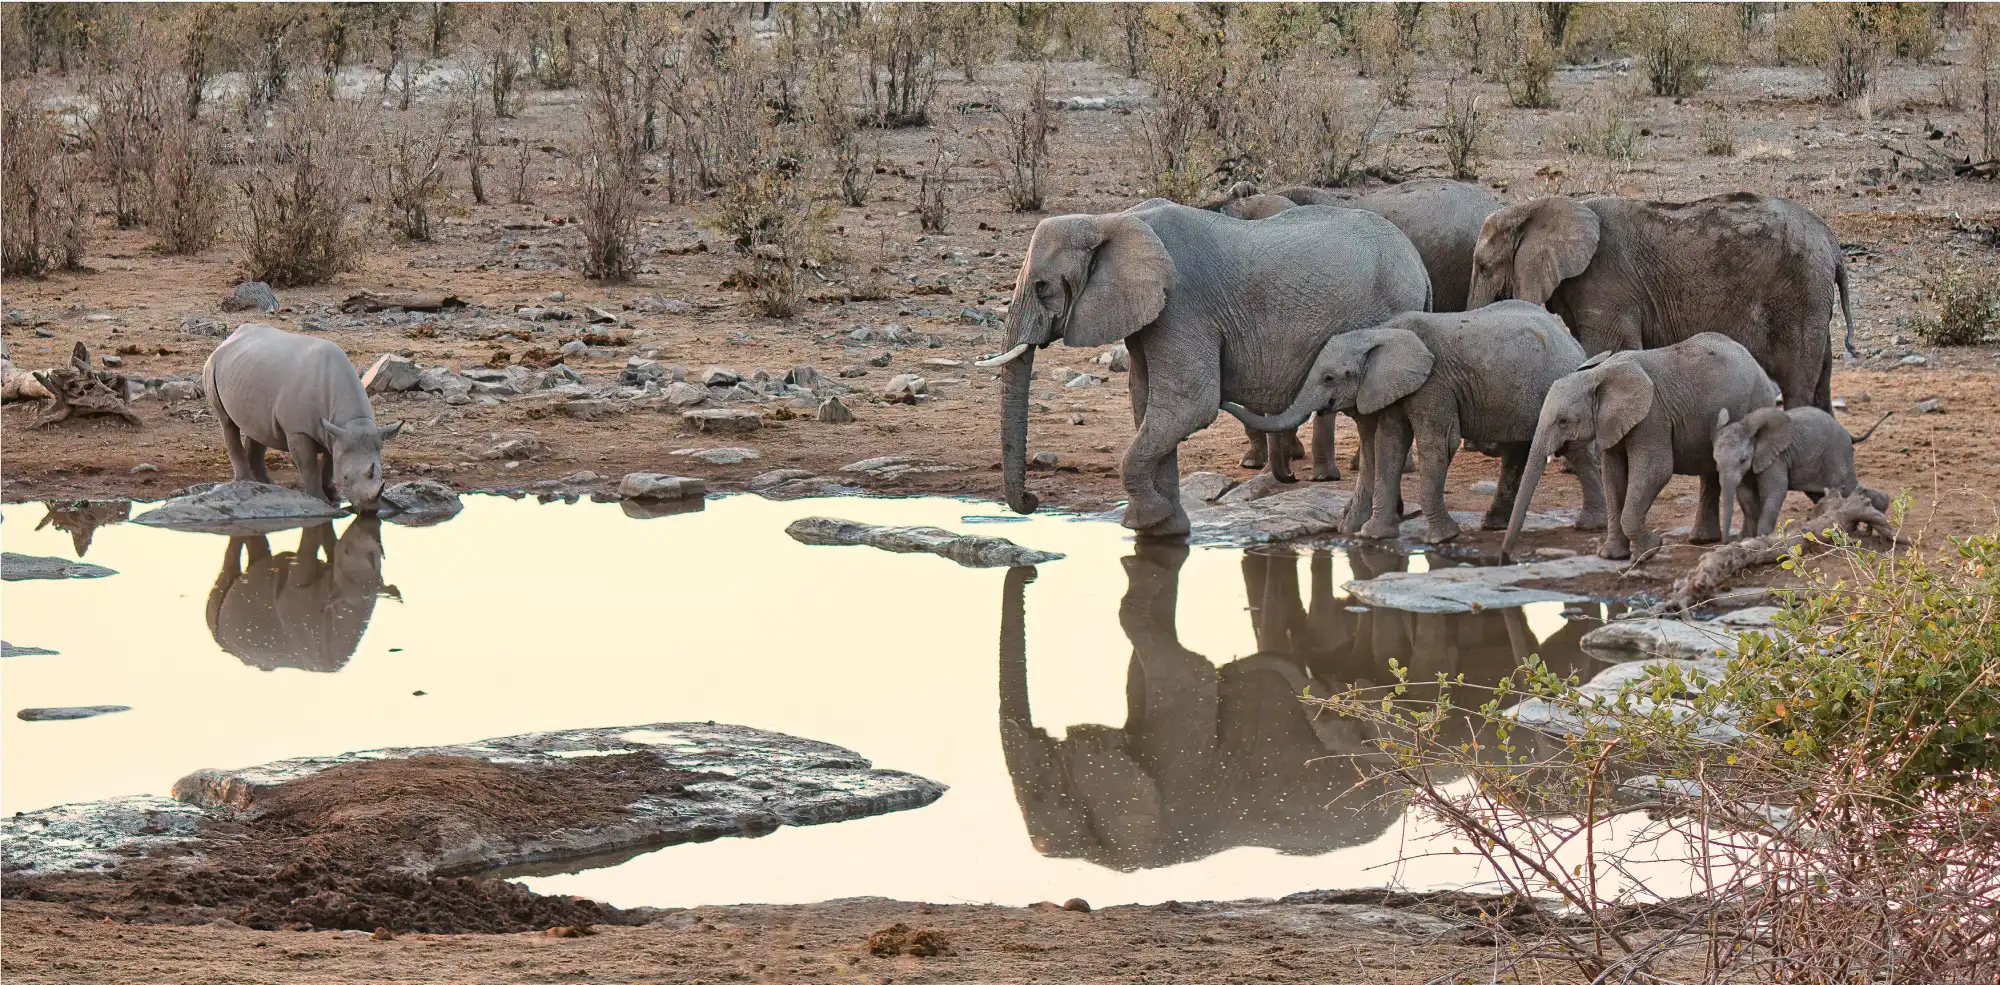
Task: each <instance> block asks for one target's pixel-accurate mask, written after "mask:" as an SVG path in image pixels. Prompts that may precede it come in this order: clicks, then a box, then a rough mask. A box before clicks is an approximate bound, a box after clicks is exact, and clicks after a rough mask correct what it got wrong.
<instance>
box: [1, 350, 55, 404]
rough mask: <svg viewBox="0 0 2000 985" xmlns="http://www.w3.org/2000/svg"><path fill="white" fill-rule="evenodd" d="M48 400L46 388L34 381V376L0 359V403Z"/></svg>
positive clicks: (38, 381) (39, 382)
mask: <svg viewBox="0 0 2000 985" xmlns="http://www.w3.org/2000/svg"><path fill="white" fill-rule="evenodd" d="M48 399H50V396H49V391H48V388H47V387H44V386H42V381H40V380H38V379H35V374H33V373H30V372H27V371H25V370H21V369H16V368H15V367H14V364H13V363H12V362H9V361H8V360H5V359H0V403H7V404H11V403H16V402H20V401H27V400H48Z"/></svg>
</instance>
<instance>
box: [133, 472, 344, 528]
mask: <svg viewBox="0 0 2000 985" xmlns="http://www.w3.org/2000/svg"><path fill="white" fill-rule="evenodd" d="M345 515H346V511H344V510H342V509H341V508H340V507H337V506H333V505H330V504H328V503H324V502H321V501H320V500H318V499H315V498H313V497H311V496H308V495H306V494H305V493H302V492H299V491H298V490H296V489H288V488H286V487H284V486H274V485H269V484H267V483H262V482H224V483H221V484H219V485H216V486H212V487H210V488H208V489H204V490H202V491H201V492H198V493H195V494H193V495H189V496H181V497H178V498H175V499H170V500H167V501H166V502H165V503H162V504H161V505H160V506H158V507H156V508H154V509H152V510H149V511H147V512H145V513H142V514H140V515H139V516H138V517H137V518H136V519H134V520H133V521H132V522H133V523H142V524H145V525H146V526H149V527H166V528H168V529H170V530H194V531H201V532H204V533H222V534H229V535H231V536H239V537H241V536H252V535H255V534H264V533H270V532H272V531H275V530H284V529H287V528H290V527H302V526H306V525H307V524H312V523H318V522H320V521H322V520H331V519H333V518H334V517H337V516H345Z"/></svg>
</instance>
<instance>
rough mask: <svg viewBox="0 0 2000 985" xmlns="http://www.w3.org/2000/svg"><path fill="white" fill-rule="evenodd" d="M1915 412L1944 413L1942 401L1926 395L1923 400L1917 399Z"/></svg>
mask: <svg viewBox="0 0 2000 985" xmlns="http://www.w3.org/2000/svg"><path fill="white" fill-rule="evenodd" d="M1917 413H1919V414H1941V413H1944V403H1943V401H1942V400H1940V399H1939V398H1937V397H1927V398H1925V399H1923V400H1919V401H1917Z"/></svg>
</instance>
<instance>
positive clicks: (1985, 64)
mask: <svg viewBox="0 0 2000 985" xmlns="http://www.w3.org/2000/svg"><path fill="white" fill-rule="evenodd" d="M1965 59H1966V61H1965V67H1964V68H1963V69H1961V70H1960V87H1961V90H1962V91H1963V92H1964V93H1965V97H1966V102H1967V103H1968V106H1969V108H1970V109H1971V111H1972V114H1973V119H1974V121H1975V122H1976V123H1977V124H1978V130H1979V146H1978V148H1977V154H1978V157H1979V159H1981V160H1986V161H1991V160H1994V159H1995V158H2000V106H1996V105H1995V103H2000V8H1995V7H1993V6H1990V5H1986V4H1981V5H1980V6H1979V7H1978V8H1977V9H1976V11H1975V12H1974V13H1973V21H1972V25H1971V30H1970V31H1968V32H1967V34H1966V40H1965Z"/></svg>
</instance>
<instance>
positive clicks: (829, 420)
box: [814, 397, 854, 424]
mask: <svg viewBox="0 0 2000 985" xmlns="http://www.w3.org/2000/svg"><path fill="white" fill-rule="evenodd" d="M814 415H815V416H817V417H818V418H819V420H820V423H822V424H852V423H854V412H853V411H851V410H849V409H847V405H846V404H844V403H842V402H841V400H840V398H839V397H828V398H826V399H825V400H822V401H820V402H819V409H818V410H817V411H815V412H814Z"/></svg>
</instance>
